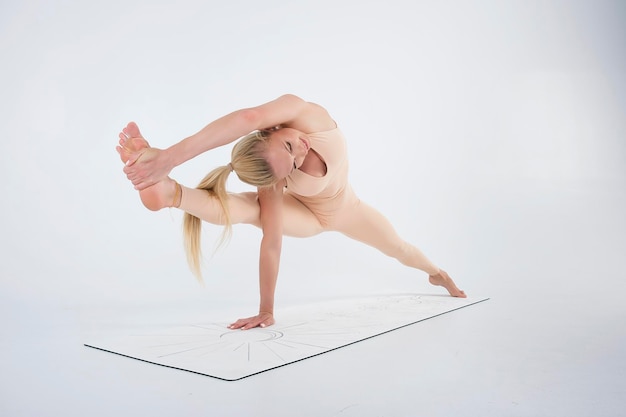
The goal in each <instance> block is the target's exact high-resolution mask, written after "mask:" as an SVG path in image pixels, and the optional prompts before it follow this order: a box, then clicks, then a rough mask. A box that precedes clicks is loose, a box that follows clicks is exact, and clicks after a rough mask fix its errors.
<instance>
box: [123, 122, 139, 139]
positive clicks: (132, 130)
mask: <svg viewBox="0 0 626 417" xmlns="http://www.w3.org/2000/svg"><path fill="white" fill-rule="evenodd" d="M124 133H126V134H127V135H129V136H130V137H131V138H140V137H141V132H140V131H139V126H137V123H135V122H129V123H128V125H126V127H125V128H124Z"/></svg>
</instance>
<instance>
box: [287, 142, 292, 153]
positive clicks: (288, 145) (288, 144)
mask: <svg viewBox="0 0 626 417" xmlns="http://www.w3.org/2000/svg"><path fill="white" fill-rule="evenodd" d="M287 147H289V152H291V143H289V142H287Z"/></svg>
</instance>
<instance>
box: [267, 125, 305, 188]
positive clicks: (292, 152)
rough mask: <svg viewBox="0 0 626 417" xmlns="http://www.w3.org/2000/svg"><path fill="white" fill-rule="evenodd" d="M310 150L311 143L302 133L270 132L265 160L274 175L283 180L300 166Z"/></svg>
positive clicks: (288, 130)
mask: <svg viewBox="0 0 626 417" xmlns="http://www.w3.org/2000/svg"><path fill="white" fill-rule="evenodd" d="M310 148H311V143H310V142H309V139H308V138H307V137H306V135H305V134H304V133H302V132H300V131H299V130H296V129H291V128H283V129H280V130H277V131H275V132H272V134H271V136H270V138H269V140H268V144H267V149H266V159H267V162H268V163H269V164H270V166H271V167H272V170H273V171H274V175H276V177H277V178H279V179H283V178H286V177H287V176H289V174H291V173H292V172H293V171H294V170H296V169H298V168H300V166H302V163H303V162H304V159H305V158H306V155H307V153H308V152H309V149H310Z"/></svg>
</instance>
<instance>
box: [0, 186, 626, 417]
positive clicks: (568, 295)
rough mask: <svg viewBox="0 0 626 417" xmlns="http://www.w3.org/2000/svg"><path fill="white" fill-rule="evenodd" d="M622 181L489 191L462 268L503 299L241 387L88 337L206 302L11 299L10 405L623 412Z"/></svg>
mask: <svg viewBox="0 0 626 417" xmlns="http://www.w3.org/2000/svg"><path fill="white" fill-rule="evenodd" d="M618 185H619V184H615V186H611V185H607V184H587V185H582V184H559V186H558V187H557V186H556V184H552V185H550V186H548V185H545V183H544V184H543V185H540V184H538V183H531V182H525V183H518V184H516V185H515V186H514V187H513V186H512V185H509V187H508V188H507V189H504V188H500V189H492V190H490V191H489V192H488V193H487V192H486V193H485V195H484V196H483V198H482V200H481V201H482V203H481V204H482V209H481V211H480V212H477V213H475V214H476V215H477V216H480V219H475V220H476V221H475V223H473V227H475V230H473V236H472V237H471V241H472V245H471V249H468V253H467V256H468V258H467V259H462V260H461V261H460V262H459V264H460V265H461V266H460V267H459V268H457V270H456V271H455V276H456V277H457V280H458V281H459V282H460V283H462V284H463V287H464V288H465V289H466V290H467V291H468V292H470V293H472V292H479V293H482V294H485V295H489V296H490V297H491V300H490V301H487V302H484V303H480V304H478V305H475V306H471V307H468V308H465V309H462V310H460V311H457V312H452V313H449V314H446V315H444V316H441V317H436V318H433V319H430V320H427V321H425V322H422V323H419V324H416V325H414V326H411V327H408V328H403V329H400V330H397V331H394V332H392V333H390V334H386V335H383V336H380V337H376V338H374V339H371V340H367V341H364V342H361V343H357V344H355V345H352V346H348V347H345V348H342V349H339V350H337V351H333V352H330V353H327V354H324V355H321V356H318V357H314V358H311V359H307V360H305V361H302V362H299V363H295V364H292V365H288V366H286V367H283V368H279V369H276V370H272V371H269V372H266V373H263V374H260V375H256V376H252V377H250V378H246V379H244V380H241V381H236V382H225V381H220V380H216V379H213V378H209V377H205V376H201V375H195V374H192V373H189V372H184V371H177V370H173V369H169V368H164V367H160V366H156V365H151V364H148V363H143V362H140V361H136V360H132V359H127V358H123V357H119V356H116V355H112V354H108V353H104V352H100V351H97V350H93V349H89V348H85V347H83V346H82V342H83V341H84V338H85V337H87V336H88V335H89V334H91V333H93V332H102V331H114V330H115V328H116V326H117V328H119V326H123V325H126V326H132V325H134V324H137V323H142V325H143V324H146V323H155V322H159V321H161V322H162V321H163V320H165V321H171V322H172V323H175V322H176V321H177V320H180V319H181V317H182V315H181V311H187V312H189V311H192V310H194V309H195V310H197V309H198V306H193V305H192V304H193V302H192V303H191V304H189V303H185V302H184V301H180V302H179V301H170V302H167V301H162V302H155V303H152V304H150V303H146V305H144V306H137V305H132V303H130V302H124V301H119V302H117V303H108V304H107V305H104V304H102V305H100V306H97V305H91V306H85V305H79V303H74V305H71V304H69V305H63V303H61V302H55V301H54V300H50V299H49V300H48V301H43V299H39V300H36V299H35V300H33V299H27V298H26V297H24V298H23V299H16V298H15V297H12V298H9V297H5V296H4V295H5V294H3V295H2V296H0V297H2V303H1V304H0V305H2V309H3V314H2V328H3V334H4V336H3V337H2V350H3V355H2V361H1V362H0V363H1V365H2V378H1V388H2V389H1V409H2V411H3V412H2V414H3V415H6V416H34V415H37V416H58V415H83V414H84V415H91V416H110V415H131V414H141V415H151V416H168V415H184V416H201V415H202V416H205V415H216V416H296V415H297V416H316V417H319V416H450V415H455V416H569V417H571V416H591V415H593V416H618V415H622V413H623V409H624V406H626V400H625V395H626V384H624V380H625V377H626V360H625V359H624V353H625V352H626V330H625V329H626V307H625V305H624V302H623V299H624V295H623V294H624V291H625V290H626V284H625V280H624V278H625V276H624V273H623V268H621V266H622V264H623V257H624V248H625V247H626V244H625V243H626V242H625V239H626V237H625V236H626V220H625V216H624V215H623V213H624V212H626V210H625V209H626V193H625V192H624V190H625V189H626V188H624V187H619V186H618ZM622 185H623V184H622ZM465 264H466V265H465ZM357 268H358V266H357ZM53 278H54V277H52V276H51V277H50V279H53ZM57 278H58V277H57ZM407 288H408V287H407ZM418 288H423V289H425V290H428V289H429V288H428V287H427V286H418ZM381 289H382V287H381ZM321 298H323V296H320V299H321ZM291 299H292V300H293V299H295V297H292V298H291ZM162 300H166V298H162ZM286 301H287V300H286ZM205 308H206V306H205ZM216 308H217V307H215V306H212V307H211V308H210V310H211V311H215V310H214V309H216Z"/></svg>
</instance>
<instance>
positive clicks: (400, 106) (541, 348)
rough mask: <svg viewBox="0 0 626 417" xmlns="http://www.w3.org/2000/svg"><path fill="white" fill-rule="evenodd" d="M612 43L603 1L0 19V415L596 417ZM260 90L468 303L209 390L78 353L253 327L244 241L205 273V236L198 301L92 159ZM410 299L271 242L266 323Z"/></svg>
mask: <svg viewBox="0 0 626 417" xmlns="http://www.w3.org/2000/svg"><path fill="white" fill-rule="evenodd" d="M625 21H626V6H625V5H624V3H623V2H621V1H580V2H569V1H487V0H485V1H385V2H378V1H376V2H375V1H360V2H356V1H327V0H321V1H320V0H317V1H300V2H295V1H293V2H288V1H273V0H269V1H252V0H241V1H230V2H226V1H219V2H218V1H177V2H166V1H152V2H149V1H145V0H144V1H141V0H137V1H124V2H121V1H120V2H118V1H109V2H90V1H75V0H68V1H60V0H52V1H21V2H20V1H14V0H5V1H3V3H2V4H1V5H0V53H1V54H0V56H2V65H1V66H0V92H1V93H0V94H1V95H0V97H1V99H0V115H1V116H0V117H1V120H2V123H0V158H1V160H0V162H1V163H0V167H1V169H2V174H3V175H2V178H3V179H2V182H1V183H0V192H1V195H2V202H3V204H2V206H3V208H2V216H1V218H0V222H1V231H2V254H3V255H2V261H1V262H0V279H1V292H0V313H1V315H0V317H1V318H0V325H1V328H2V336H1V338H0V349H2V356H1V358H2V359H0V364H1V366H2V376H1V377H0V413H1V414H3V415H11V416H12V415H77V414H81V413H89V414H91V415H111V414H113V413H115V414H118V415H120V414H121V415H124V414H125V412H124V411H125V410H126V411H128V410H131V409H132V411H133V412H141V413H143V412H148V411H150V412H152V415H157V414H160V415H169V414H170V413H171V414H176V415H196V414H197V415H200V414H202V415H256V414H258V415H302V416H303V415H315V416H322V415H344V416H345V415H361V416H364V415H377V416H379V415H380V416H382V415H393V416H395V415H422V414H421V413H422V411H424V410H428V412H427V414H428V415H430V416H434V415H450V413H455V415H496V414H497V415H569V416H572V415H578V414H577V413H580V414H579V415H590V414H589V413H592V414H593V415H617V414H616V413H617V412H618V410H620V407H623V406H624V405H625V404H624V400H623V398H624V394H625V392H624V387H623V379H624V376H625V372H626V369H625V367H624V366H625V365H624V363H623V358H622V357H621V356H623V352H624V350H625V349H626V336H625V332H624V330H623V329H624V325H625V324H626V308H624V307H623V302H622V298H623V296H622V294H623V293H624V290H626V284H625V278H626V276H625V274H624V272H623V269H622V268H623V259H624V249H625V247H626V246H625V243H626V238H625V237H624V236H625V233H626V221H625V217H624V214H623V213H624V212H625V210H624V209H626V193H625V191H624V190H626V187H625V186H626V139H625V138H626V76H625V75H626V56H625V55H626V29H625V26H624V22H625ZM284 93H293V94H296V95H299V96H301V97H303V98H304V99H306V100H309V101H313V102H316V103H319V104H321V105H323V106H325V107H326V108H327V109H328V110H329V111H330V113H331V115H332V116H333V117H334V118H335V119H336V120H337V122H338V123H339V125H340V127H341V128H342V129H343V131H344V133H345V134H346V136H347V138H348V146H349V152H350V163H351V180H352V183H353V186H354V188H355V189H356V191H357V193H358V194H359V195H360V196H361V198H362V199H363V200H365V201H367V202H369V203H370V204H372V205H374V206H375V207H377V208H378V209H380V210H381V211H382V212H383V213H385V214H386V215H387V216H388V217H389V219H390V220H391V221H392V222H393V223H394V225H395V226H396V227H397V229H398V230H399V232H400V233H401V235H402V236H403V237H404V238H406V239H407V240H409V241H411V242H413V243H414V244H416V245H417V246H419V247H420V248H421V249H422V250H424V251H425V252H426V253H427V254H428V255H429V256H430V257H431V258H432V259H433V261H435V262H436V263H437V264H438V265H440V266H441V267H443V268H444V269H447V270H448V271H449V272H450V273H451V274H452V276H453V277H454V278H455V279H456V280H457V282H458V283H459V285H460V286H461V287H462V288H464V289H465V290H466V291H467V292H468V293H469V294H470V295H472V294H479V295H488V296H491V297H492V300H491V301H490V302H488V303H487V304H481V305H479V306H476V307H471V309H473V310H467V311H463V312H457V313H453V314H452V315H448V316H444V317H442V318H438V319H435V320H433V321H431V322H428V324H426V323H423V324H422V327H420V328H411V329H405V330H403V331H400V332H397V333H398V334H396V335H387V336H385V337H386V339H383V340H382V341H376V340H372V341H368V342H365V343H361V344H359V345H357V346H354V347H350V348H346V349H345V350H344V351H337V352H333V353H332V354H329V355H327V356H326V357H319V358H315V359H311V360H310V361H311V363H308V362H306V361H305V362H302V363H300V364H296V365H291V366H290V367H286V368H282V369H280V370H276V371H272V372H273V373H270V374H267V375H260V376H257V377H253V378H251V379H249V380H246V381H244V382H240V383H230V385H228V384H227V383H223V382H221V381H215V380H212V379H210V378H205V377H199V376H196V375H192V374H187V373H182V372H178V371H172V370H166V369H162V368H158V367H156V366H152V365H147V364H141V363H134V362H133V361H130V360H125V359H122V358H118V357H113V356H111V355H107V354H105V353H102V352H97V351H91V350H89V349H87V348H84V347H82V346H81V343H83V342H84V341H85V340H84V339H85V338H86V337H88V336H89V335H90V334H94V333H98V332H103V331H114V330H115V328H116V327H119V326H129V325H131V324H129V323H134V324H135V325H143V324H145V323H149V324H153V325H156V324H163V323H170V322H171V323H179V322H180V321H184V320H187V321H188V320H192V319H193V320H211V319H214V318H215V317H216V316H220V317H222V316H225V317H226V318H232V319H235V318H237V317H238V316H241V315H247V314H252V313H254V312H255V308H256V303H257V297H258V295H257V293H258V290H257V286H256V282H257V279H258V278H257V253H258V242H259V238H260V234H259V232H258V231H257V230H254V229H251V228H247V227H236V228H235V231H234V237H233V239H232V241H231V242H230V244H229V245H228V246H226V247H225V248H223V249H220V250H219V251H218V252H217V253H216V254H215V256H213V257H211V253H212V247H213V246H212V245H213V243H214V242H215V241H216V239H217V236H218V235H219V232H220V230H219V229H218V228H214V227H211V226H208V227H205V234H204V242H205V246H204V248H205V254H206V255H207V256H206V267H205V269H204V274H205V286H200V285H198V284H197V283H196V281H195V280H194V278H193V276H192V275H191V273H190V272H189V271H188V269H187V267H186V264H185V258H184V253H183V250H182V244H181V233H180V226H181V215H180V213H179V212H178V211H175V210H171V211H170V210H163V211H161V212H158V213H152V212H148V211H147V210H145V209H144V208H143V207H142V206H141V204H140V202H139V199H138V197H137V194H136V192H135V191H134V190H133V189H132V186H131V185H130V184H129V183H128V182H127V180H126V179H125V176H124V175H123V173H122V171H121V169H122V164H121V162H120V161H119V159H118V155H117V154H116V152H115V151H114V147H115V145H116V142H117V133H118V132H119V130H120V129H121V128H122V127H123V126H124V125H125V124H126V123H127V122H128V121H129V120H134V121H136V122H137V123H138V124H139V126H140V127H141V128H142V131H143V133H144V135H145V136H146V137H147V138H148V140H149V141H150V143H151V145H152V146H157V147H167V146H169V145H171V144H173V143H175V142H176V141H178V140H180V139H182V138H184V137H186V136H188V135H190V134H192V133H195V132H196V131H197V130H199V129H200V128H202V127H203V126H204V125H205V124H207V123H208V122H210V121H211V120H213V119H215V118H217V117H219V116H221V115H224V114H226V113H228V112H230V111H233V110H235V109H238V108H241V107H248V106H253V105H257V104H260V103H263V102H266V101H269V100H271V99H273V98H275V97H277V96H279V95H281V94H284ZM229 152H230V149H221V150H217V151H214V152H210V153H208V154H206V155H202V156H200V157H198V158H196V159H195V160H193V161H191V162H189V163H188V164H185V165H184V166H181V167H178V168H176V169H175V170H174V171H173V172H172V176H173V177H174V178H176V179H177V180H178V181H180V182H182V183H184V184H186V185H190V186H192V185H195V184H196V183H197V182H198V181H199V180H200V179H201V178H202V177H203V176H204V174H205V173H206V172H208V171H209V170H210V169H212V168H213V167H215V166H216V165H222V164H225V163H227V162H228V155H229ZM230 188H231V189H233V190H238V189H246V188H245V187H243V186H242V185H241V184H239V183H237V181H236V180H235V179H234V177H233V180H232V181H231V182H230ZM424 278H425V277H424V274H422V273H421V272H419V271H412V270H409V269H407V268H405V267H403V266H401V265H399V264H397V263H396V262H395V261H392V260H389V259H387V258H385V257H384V256H383V255H380V254H378V253H376V252H375V251H374V250H372V249H370V248H367V247H363V246H362V245H360V244H357V243H355V242H351V241H349V240H347V239H345V238H343V237H342V236H339V235H336V234H326V235H321V236H318V237H315V238H313V239H307V240H297V239H286V240H285V244H284V253H283V261H282V266H281V274H280V280H279V288H278V291H277V300H278V301H277V303H278V307H280V306H281V305H283V306H287V305H294V304H298V303H303V302H307V301H314V300H319V299H324V298H329V297H341V296H348V295H359V294H372V293H380V292H385V291H391V290H393V291H396V290H397V291H405V292H421V293H438V290H437V289H433V288H431V287H430V286H429V285H428V284H427V282H426V280H425V279H424ZM367 343H369V344H367ZM351 349H352V350H351ZM332 355H334V356H332ZM393 358H395V359H396V361H391V362H385V361H390V360H392V359H393ZM576 361H581V363H579V362H576ZM153 368H155V369H153ZM422 371H426V372H422ZM407 375H411V376H410V377H409V376H407ZM390 381H392V382H390ZM618 381H622V382H621V383H619V384H618ZM455 384H456V385H455ZM131 392H132V394H131ZM312 393H317V394H312ZM246 398H247V399H250V398H251V400H249V401H244V400H243V399H246ZM416 404H418V405H419V406H418V405H416ZM131 405H132V407H131ZM129 407H130V408H129ZM211 410H213V411H214V412H215V413H214V414H211V413H210V411H211ZM419 410H421V411H419ZM424 412H425V411H424ZM351 413H352V414H351ZM424 415H426V414H424Z"/></svg>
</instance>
